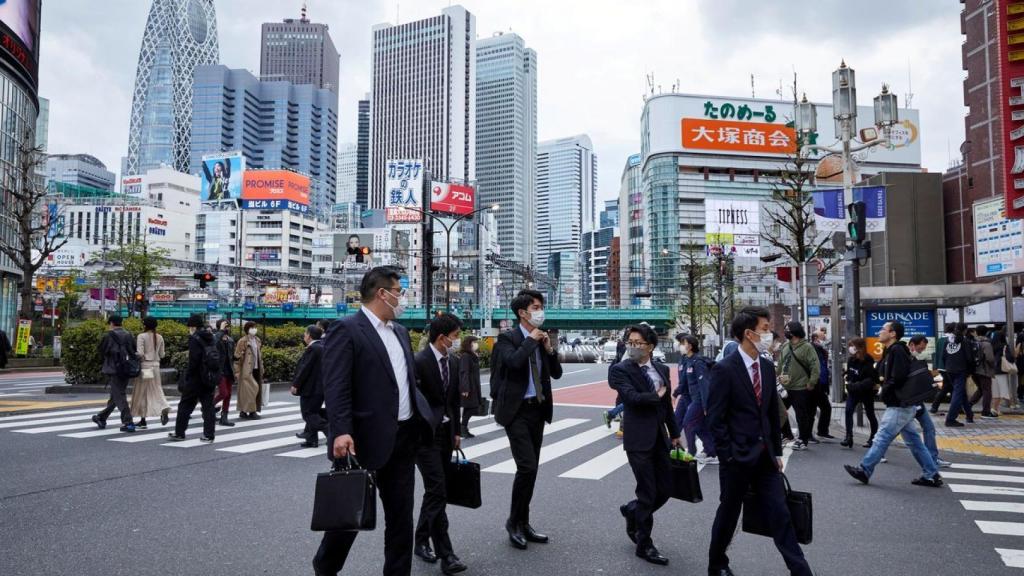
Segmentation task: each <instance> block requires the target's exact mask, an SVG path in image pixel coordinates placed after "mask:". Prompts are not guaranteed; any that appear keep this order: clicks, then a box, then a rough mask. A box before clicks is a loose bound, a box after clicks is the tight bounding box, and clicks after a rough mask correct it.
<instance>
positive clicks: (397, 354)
mask: <svg viewBox="0 0 1024 576" xmlns="http://www.w3.org/2000/svg"><path fill="white" fill-rule="evenodd" d="M360 310H362V311H363V314H366V317H367V318H369V319H370V324H372V325H373V328H374V329H375V330H376V331H377V335H378V336H380V339H381V340H383V341H384V348H386V349H387V351H388V359H389V360H391V369H392V370H394V372H395V381H396V382H397V383H398V420H399V421H400V422H401V421H405V420H408V419H409V418H412V398H410V397H409V392H410V391H409V366H408V365H407V364H406V358H405V349H404V348H402V343H401V342H400V341H399V340H398V334H396V333H395V326H394V323H392V322H391V321H388V322H384V321H382V320H381V319H380V318H377V315H376V314H374V313H373V312H370V309H369V308H367V307H366V306H362V307H361V308H360Z"/></svg>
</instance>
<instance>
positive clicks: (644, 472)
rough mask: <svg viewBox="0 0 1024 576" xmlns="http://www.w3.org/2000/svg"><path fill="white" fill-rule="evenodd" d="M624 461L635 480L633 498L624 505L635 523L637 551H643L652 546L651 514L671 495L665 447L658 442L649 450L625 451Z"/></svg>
mask: <svg viewBox="0 0 1024 576" xmlns="http://www.w3.org/2000/svg"><path fill="white" fill-rule="evenodd" d="M626 458H628V459H629V467H630V468H632V469H633V476H634V477H635V478H636V499H635V500H633V501H632V502H630V503H629V504H626V508H627V511H628V513H631V514H633V518H634V519H635V520H636V548H637V550H639V551H641V552H643V551H644V550H646V549H647V548H648V547H649V546H651V545H652V544H653V542H652V541H651V530H653V529H654V513H655V512H657V511H658V509H659V508H661V507H662V506H664V505H665V503H666V502H668V499H669V497H671V495H672V471H671V470H670V463H669V457H668V448H665V447H664V446H661V445H660V443H659V444H658V445H656V446H655V448H653V449H652V450H645V451H643V452H626Z"/></svg>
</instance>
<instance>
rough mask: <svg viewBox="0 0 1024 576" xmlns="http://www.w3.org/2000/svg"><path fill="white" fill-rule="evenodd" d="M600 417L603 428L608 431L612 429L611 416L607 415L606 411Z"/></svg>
mask: <svg viewBox="0 0 1024 576" xmlns="http://www.w3.org/2000/svg"><path fill="white" fill-rule="evenodd" d="M601 416H602V417H603V418H604V425H605V427H607V428H608V429H609V430H611V428H612V415H611V414H609V413H608V411H607V410H605V411H604V412H602V413H601Z"/></svg>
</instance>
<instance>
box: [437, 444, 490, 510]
mask: <svg viewBox="0 0 1024 576" xmlns="http://www.w3.org/2000/svg"><path fill="white" fill-rule="evenodd" d="M444 489H445V494H447V497H448V503H449V504H451V505H453V506H462V507H464V508H474V509H475V508H479V507H480V506H482V505H483V499H482V497H481V494H480V465H479V464H477V463H476V462H470V461H469V460H466V454H465V453H464V452H463V451H462V450H461V449H456V450H454V451H452V457H451V459H450V460H448V461H447V462H445V463H444Z"/></svg>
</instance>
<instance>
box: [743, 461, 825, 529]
mask: <svg viewBox="0 0 1024 576" xmlns="http://www.w3.org/2000/svg"><path fill="white" fill-rule="evenodd" d="M782 482H783V484H784V486H785V490H786V508H788V509H789V517H790V520H791V521H792V522H793V530H794V531H795V532H796V541H797V542H799V543H800V544H810V543H811V540H812V537H813V532H814V530H813V528H814V511H813V507H812V505H811V493H810V492H797V491H796V490H793V489H792V488H791V487H790V485H789V478H786V475H785V474H783V475H782ZM743 531H744V532H746V533H747V534H755V535H757V536H768V537H771V535H772V532H771V522H770V519H769V517H768V513H767V512H766V511H765V510H764V503H763V502H762V501H761V499H760V498H758V497H757V493H755V492H753V491H748V492H747V494H746V496H744V497H743Z"/></svg>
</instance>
